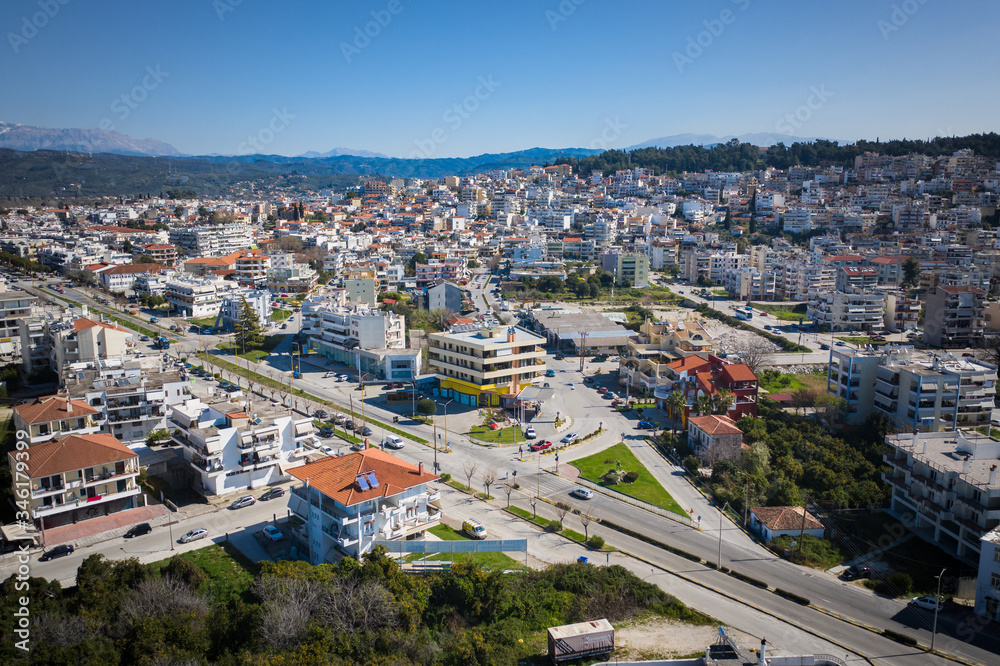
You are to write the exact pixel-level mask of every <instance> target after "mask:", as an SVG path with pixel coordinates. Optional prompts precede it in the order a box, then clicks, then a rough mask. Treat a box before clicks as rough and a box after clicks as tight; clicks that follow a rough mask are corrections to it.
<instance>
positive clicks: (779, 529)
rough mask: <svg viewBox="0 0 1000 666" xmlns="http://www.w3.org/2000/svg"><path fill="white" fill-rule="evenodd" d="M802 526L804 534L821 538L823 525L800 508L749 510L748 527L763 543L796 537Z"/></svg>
mask: <svg viewBox="0 0 1000 666" xmlns="http://www.w3.org/2000/svg"><path fill="white" fill-rule="evenodd" d="M803 526H804V527H805V531H804V533H805V534H808V535H809V536H814V537H816V538H817V539H822V538H823V532H824V528H823V523H821V522H819V521H818V520H816V519H815V518H813V517H812V515H811V514H809V512H807V511H806V510H805V509H804V508H803V507H801V506H758V507H751V509H750V527H751V528H752V529H754V530H756V531H757V532H759V533H760V535H761V537H763V539H764V540H765V541H770V540H771V539H774V538H777V537H779V536H788V535H791V536H796V537H797V536H798V535H799V533H800V532H802V531H803Z"/></svg>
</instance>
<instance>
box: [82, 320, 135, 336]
mask: <svg viewBox="0 0 1000 666" xmlns="http://www.w3.org/2000/svg"><path fill="white" fill-rule="evenodd" d="M95 326H103V327H104V328H110V329H111V330H113V331H121V332H122V333H131V332H132V331H128V330H125V329H124V328H122V327H121V326H119V325H117V324H111V323H108V322H106V321H96V320H94V319H88V318H87V317H80V318H79V319H77V320H75V321H74V322H73V332H74V333H79V332H80V331H83V330H86V329H88V328H93V327H95Z"/></svg>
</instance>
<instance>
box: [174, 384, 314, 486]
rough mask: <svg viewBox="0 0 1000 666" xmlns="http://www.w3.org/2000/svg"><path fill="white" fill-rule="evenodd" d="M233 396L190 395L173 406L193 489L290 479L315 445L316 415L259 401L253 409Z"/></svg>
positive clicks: (177, 437)
mask: <svg viewBox="0 0 1000 666" xmlns="http://www.w3.org/2000/svg"><path fill="white" fill-rule="evenodd" d="M239 410H240V408H239V407H237V406H236V405H234V404H232V403H231V402H229V401H225V402H215V403H205V402H203V401H202V400H201V399H199V398H191V399H188V400H186V401H185V402H184V403H183V404H179V405H172V406H171V407H170V412H169V421H168V427H169V428H170V430H171V431H172V432H173V437H172V439H173V441H174V442H176V443H177V444H179V445H180V446H181V450H182V451H183V454H184V460H186V461H187V463H188V466H189V471H190V473H191V479H192V486H193V488H194V489H195V490H196V491H197V492H199V493H202V494H204V495H224V494H226V493H230V492H234V491H238V490H247V489H250V488H260V487H262V486H266V485H269V484H272V483H277V482H278V481H285V480H288V470H289V469H290V468H291V467H292V466H293V465H295V464H297V463H298V462H299V461H301V460H302V457H303V454H302V451H303V450H304V447H305V446H306V444H313V443H315V442H316V440H315V435H314V431H315V427H314V426H313V424H312V419H310V418H308V417H302V418H299V417H297V416H295V415H293V414H292V413H291V412H290V411H288V410H287V409H279V408H276V407H272V406H271V404H270V403H265V402H263V401H258V402H257V403H256V404H255V405H254V408H253V409H252V410H248V411H250V413H246V412H244V411H239Z"/></svg>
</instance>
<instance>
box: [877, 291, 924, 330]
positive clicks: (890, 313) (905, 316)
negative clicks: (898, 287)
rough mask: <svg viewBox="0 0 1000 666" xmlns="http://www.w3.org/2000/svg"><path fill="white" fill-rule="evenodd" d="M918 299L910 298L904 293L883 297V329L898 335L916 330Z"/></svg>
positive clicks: (920, 307) (918, 311)
mask: <svg viewBox="0 0 1000 666" xmlns="http://www.w3.org/2000/svg"><path fill="white" fill-rule="evenodd" d="M922 308H923V306H922V305H921V304H920V299H917V298H910V297H909V296H907V295H906V294H905V293H898V294H892V293H887V294H886V295H885V329H886V330H887V331H889V332H891V333H900V332H902V331H909V330H911V329H914V328H916V327H917V326H918V325H919V324H920V310H921V309H922Z"/></svg>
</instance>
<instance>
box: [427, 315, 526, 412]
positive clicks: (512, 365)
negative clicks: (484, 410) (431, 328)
mask: <svg viewBox="0 0 1000 666" xmlns="http://www.w3.org/2000/svg"><path fill="white" fill-rule="evenodd" d="M460 328H461V327H460ZM543 344H545V338H543V337H540V336H538V335H535V334H534V333H531V332H529V331H527V330H525V329H523V328H520V327H515V326H511V327H509V328H503V327H495V328H481V329H474V330H453V331H451V332H443V333H433V334H431V336H430V338H429V353H428V360H429V362H430V366H431V369H432V370H433V371H434V372H435V373H436V374H437V375H438V377H439V379H440V381H441V393H442V395H444V396H447V397H452V398H454V399H455V401H456V402H458V403H460V404H463V405H483V406H497V405H499V404H500V398H501V395H504V394H506V396H507V399H511V398H514V397H515V396H517V395H518V394H519V393H520V392H521V389H523V388H524V387H525V386H528V385H529V384H531V383H532V382H533V381H534V380H535V379H536V378H537V377H540V376H541V375H542V374H543V373H544V372H545V350H544V349H542V345H543Z"/></svg>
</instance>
